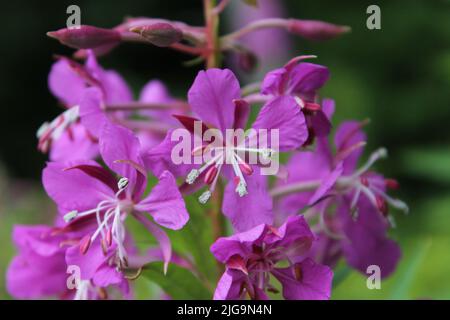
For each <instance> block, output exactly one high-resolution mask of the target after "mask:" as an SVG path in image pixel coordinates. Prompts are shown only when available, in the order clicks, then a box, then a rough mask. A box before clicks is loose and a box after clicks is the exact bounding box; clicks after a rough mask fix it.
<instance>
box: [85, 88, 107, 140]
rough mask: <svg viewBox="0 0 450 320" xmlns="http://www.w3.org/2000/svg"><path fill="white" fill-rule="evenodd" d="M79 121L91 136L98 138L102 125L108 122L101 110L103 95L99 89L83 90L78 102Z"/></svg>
mask: <svg viewBox="0 0 450 320" xmlns="http://www.w3.org/2000/svg"><path fill="white" fill-rule="evenodd" d="M80 119H81V123H82V124H83V125H84V126H85V128H86V129H88V130H89V132H90V133H91V134H92V135H94V136H95V137H98V136H99V134H100V129H101V128H102V126H103V123H105V122H107V121H108V118H107V116H106V114H105V111H104V110H103V93H102V92H101V90H100V89H98V88H95V87H92V88H89V89H86V90H85V93H84V95H83V97H82V99H81V101H80Z"/></svg>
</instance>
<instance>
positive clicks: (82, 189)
mask: <svg viewBox="0 0 450 320" xmlns="http://www.w3.org/2000/svg"><path fill="white" fill-rule="evenodd" d="M82 164H85V165H92V166H98V164H97V163H96V162H95V161H83V162H81V161H72V162H67V163H57V162H49V163H47V166H46V167H45V169H44V171H43V173H42V182H43V184H44V188H45V191H46V192H47V194H48V195H49V196H50V198H52V199H53V201H55V202H56V204H57V205H58V207H59V208H61V209H64V210H67V211H70V210H78V211H79V212H81V211H84V210H89V209H94V208H96V207H97V205H98V204H99V203H100V201H103V200H105V199H107V198H109V197H114V192H113V191H112V190H111V188H109V186H107V185H105V184H104V183H102V182H101V181H99V180H97V179H95V178H93V177H91V176H89V175H87V174H86V173H84V172H82V171H81V170H67V171H65V169H67V168H70V167H73V166H76V165H82Z"/></svg>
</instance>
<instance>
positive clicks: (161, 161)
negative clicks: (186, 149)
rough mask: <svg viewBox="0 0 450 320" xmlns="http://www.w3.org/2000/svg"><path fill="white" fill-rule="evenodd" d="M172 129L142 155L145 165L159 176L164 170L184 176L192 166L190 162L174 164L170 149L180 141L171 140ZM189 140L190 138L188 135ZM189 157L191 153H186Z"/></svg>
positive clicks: (177, 175)
mask: <svg viewBox="0 0 450 320" xmlns="http://www.w3.org/2000/svg"><path fill="white" fill-rule="evenodd" d="M172 134H173V130H169V131H168V132H167V134H166V137H165V138H164V140H163V141H162V142H161V143H160V144H159V145H157V146H156V147H154V148H152V149H150V150H149V151H147V152H145V153H144V154H143V155H142V158H143V161H144V164H145V167H146V168H147V169H148V170H150V171H151V172H152V173H153V174H154V175H156V176H159V175H161V174H162V173H163V172H164V171H165V170H167V171H169V172H171V173H172V174H173V175H174V176H176V177H180V176H186V175H187V174H188V173H189V171H190V170H191V169H192V168H194V165H192V164H182V163H181V164H175V163H174V162H173V161H172V157H171V155H172V150H173V148H175V146H176V145H178V144H179V143H180V141H181V140H180V141H172V139H171V137H172ZM189 140H192V139H191V138H190V136H189ZM188 156H189V158H191V155H190V154H189V155H188Z"/></svg>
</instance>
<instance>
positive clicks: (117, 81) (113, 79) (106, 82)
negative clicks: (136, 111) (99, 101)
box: [102, 70, 133, 104]
mask: <svg viewBox="0 0 450 320" xmlns="http://www.w3.org/2000/svg"><path fill="white" fill-rule="evenodd" d="M102 84H103V88H104V90H105V92H106V102H107V103H111V104H112V103H124V102H130V101H133V94H132V92H131V89H130V88H129V87H128V84H127V83H126V82H125V80H124V79H123V78H122V76H121V75H120V74H118V73H117V72H115V71H112V70H108V71H106V72H105V73H104V76H103V81H102Z"/></svg>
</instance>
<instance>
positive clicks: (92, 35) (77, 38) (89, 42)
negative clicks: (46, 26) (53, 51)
mask: <svg viewBox="0 0 450 320" xmlns="http://www.w3.org/2000/svg"><path fill="white" fill-rule="evenodd" d="M47 35H48V36H49V37H52V38H55V39H57V40H59V42H61V43H62V44H64V45H66V46H68V47H71V48H75V49H91V48H96V47H100V46H105V45H115V44H118V43H119V42H120V39H121V38H120V33H119V32H118V31H116V30H111V29H103V28H97V27H93V26H80V27H79V28H64V29H60V30H58V31H50V32H47Z"/></svg>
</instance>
